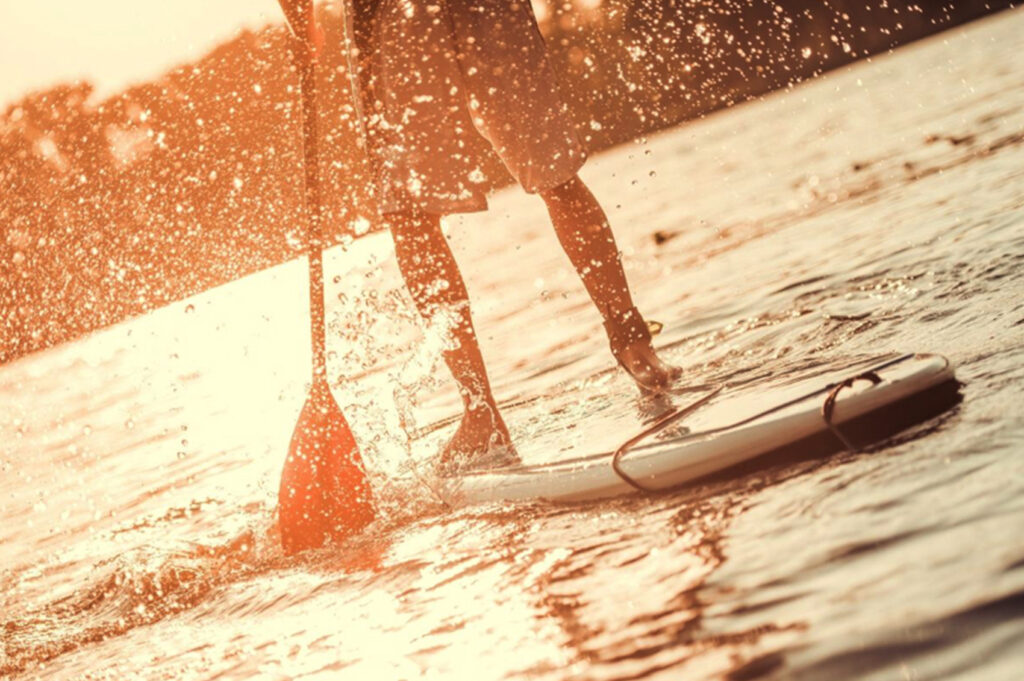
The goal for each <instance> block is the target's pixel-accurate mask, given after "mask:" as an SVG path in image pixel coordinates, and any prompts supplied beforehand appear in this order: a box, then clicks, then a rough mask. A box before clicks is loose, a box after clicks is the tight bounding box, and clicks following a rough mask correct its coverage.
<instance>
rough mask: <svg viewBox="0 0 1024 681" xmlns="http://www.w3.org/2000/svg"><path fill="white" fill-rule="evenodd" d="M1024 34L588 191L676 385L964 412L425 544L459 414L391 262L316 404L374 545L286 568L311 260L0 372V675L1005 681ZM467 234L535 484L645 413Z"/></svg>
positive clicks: (532, 287)
mask: <svg viewBox="0 0 1024 681" xmlns="http://www.w3.org/2000/svg"><path fill="white" fill-rule="evenodd" d="M1022 32H1024V14H1022V13H1021V12H1020V11H1013V12H1009V13H1004V14H1002V15H998V16H996V17H993V18H991V19H989V20H986V21H984V22H981V23H977V24H973V25H971V26H968V27H965V28H963V29H961V30H957V31H954V32H951V33H946V34H943V35H941V36H939V37H937V38H934V39H932V40H930V41H928V42H925V43H920V44H918V45H915V46H912V47H910V48H907V49H903V50H900V51H899V52H897V53H896V54H894V55H891V56H888V57H885V58H880V59H875V60H874V61H873V62H870V63H861V64H859V65H856V66H854V67H853V68H850V69H847V70H844V71H841V72H838V73H835V74H832V75H829V76H827V77H825V78H821V79H819V80H817V81H815V82H812V83H809V84H806V85H804V86H801V87H797V88H795V89H793V90H791V91H788V92H784V93H777V94H775V95H772V96H771V97H769V98H767V99H766V100H765V101H762V102H759V103H755V104H751V105H747V106H743V107H740V108H738V109H735V110H732V111H728V112H724V113H721V114H719V115H715V116H712V117H710V118H708V119H707V120H704V121H702V122H698V123H695V124H691V125H687V126H684V127H681V128H678V129H675V130H671V131H668V132H665V133H663V134H660V135H658V136H656V137H653V138H651V139H650V140H641V141H638V143H637V144H635V145H630V146H627V147H623V148H620V149H617V150H613V151H611V152H609V153H606V154H604V155H602V156H600V157H599V158H596V159H594V161H592V162H591V163H590V164H589V165H588V167H587V168H586V169H585V173H584V175H585V178H586V179H587V180H588V181H589V182H590V183H591V184H592V186H593V188H594V190H595V193H596V194H597V195H598V196H599V197H602V198H603V199H604V201H605V202H606V203H607V205H608V208H609V213H610V215H611V217H612V220H613V223H614V225H615V227H616V229H617V233H618V235H619V238H620V241H621V245H622V246H623V248H624V250H625V253H626V260H627V266H628V268H629V271H630V275H631V278H632V281H633V282H634V288H635V290H636V291H637V298H638V301H639V303H640V305H641V307H642V308H643V309H644V310H646V311H647V312H648V313H649V314H650V315H651V316H652V317H654V318H656V319H659V320H661V321H663V322H664V323H665V330H664V332H663V334H662V335H661V336H660V337H659V339H658V340H659V343H660V344H661V345H663V346H665V347H666V348H667V354H668V355H669V357H670V358H671V359H672V360H674V361H676V362H678V363H680V364H682V365H684V366H685V367H686V369H687V372H688V376H689V380H691V381H692V382H694V383H706V382H716V381H721V380H725V379H730V380H746V379H750V380H755V379H756V380H759V381H761V382H762V383H763V385H764V387H765V388H766V389H767V388H770V387H771V386H772V385H773V384H778V383H780V382H782V381H785V380H787V378H789V377H792V376H793V375H794V374H797V373H799V374H803V373H810V372H813V371H819V370H823V369H826V368H834V367H837V366H841V365H843V364H845V363H847V362H849V361H850V360H851V359H864V358H868V357H873V356H876V355H879V354H881V353H885V352H889V351H908V350H910V351H915V350H920V351H931V352H939V353H943V354H945V355H947V356H949V357H950V358H951V359H952V360H953V362H954V363H955V364H956V365H957V367H958V369H957V371H958V377H959V378H960V379H961V380H962V381H964V382H965V384H966V386H965V388H964V402H963V403H962V404H961V405H960V406H958V407H957V408H955V409H953V410H952V411H950V412H947V413H946V414H945V415H943V416H942V417H940V418H938V419H936V420H934V421H932V422H929V423H926V424H923V425H922V426H921V427H919V428H917V429H915V430H914V431H912V432H910V433H907V434H904V435H903V436H901V437H899V438H898V439H897V440H896V441H894V442H892V443H889V444H888V445H887V446H884V447H880V448H875V449H874V450H872V451H869V452H866V453H862V454H857V455H849V454H846V455H840V456H834V457H830V458H828V459H826V460H819V461H812V462H805V463H801V464H796V465H789V466H783V467H776V468H770V469H765V470H761V471H759V472H757V473H754V474H751V475H747V476H743V477H739V478H735V477H734V478H732V479H726V480H723V481H717V482H714V483H706V484H703V485H696V486H694V487H691V488H688V489H685V490H682V491H680V492H678V493H674V494H669V495H664V496H658V497H654V498H639V497H634V498H623V499H619V500H613V501H607V502H602V503H597V504H591V505H584V506H552V505H547V504H535V505H501V506H492V507H476V508H468V509H462V510H458V511H453V512H443V510H442V509H440V508H438V507H437V504H436V503H435V502H434V501H433V500H432V497H431V495H430V493H429V491H428V490H426V489H425V488H424V487H423V485H422V484H421V483H420V482H419V481H418V477H417V475H416V474H415V467H416V464H417V463H419V464H423V463H426V462H429V460H430V457H431V456H432V455H433V453H434V451H435V450H436V447H437V445H438V444H439V443H440V441H441V439H443V437H444V436H445V435H446V434H447V432H449V430H446V428H448V429H450V426H446V427H445V428H440V429H438V428H435V427H433V426H432V425H431V424H436V423H437V422H439V421H440V422H444V421H443V420H444V418H445V417H447V416H450V415H451V414H452V413H454V412H455V411H456V402H457V399H456V396H455V394H454V392H453V390H452V389H451V386H450V384H449V383H448V381H447V379H446V375H445V373H444V371H443V367H441V366H440V365H439V364H438V363H437V362H436V357H437V351H438V347H439V345H440V343H441V340H440V339H439V338H438V337H437V335H436V334H435V333H433V332H432V331H430V330H429V329H426V330H423V329H421V328H420V326H419V325H418V324H417V323H416V320H415V315H414V313H413V311H412V309H411V306H410V304H409V301H408V300H407V298H406V297H405V294H404V293H402V291H401V287H400V284H399V280H398V277H397V271H396V268H395V266H394V262H393V258H392V255H391V251H390V242H389V240H388V238H387V236H386V235H375V236H372V237H369V238H366V239H363V240H361V241H359V242H357V243H356V244H355V245H354V246H353V247H352V248H351V249H350V250H349V251H348V252H346V253H342V252H333V253H331V254H329V256H328V262H327V271H328V273H329V276H331V277H333V282H329V283H328V293H329V295H330V297H331V301H332V304H331V305H330V307H329V312H328V315H329V321H330V323H331V326H332V333H330V334H329V335H330V340H329V344H330V346H331V347H330V350H331V353H330V365H331V373H332V377H333V380H334V384H335V387H336V394H337V396H338V399H339V402H340V403H341V404H342V406H343V408H344V410H345V412H346V415H347V416H348V418H349V420H350V421H351V422H352V425H353V427H354V429H355V430H356V434H357V437H358V439H359V440H360V443H361V445H362V448H363V451H364V456H365V458H366V459H367V461H368V463H369V466H370V467H371V469H372V470H371V473H372V475H373V478H374V484H375V488H376V490H377V493H378V496H379V497H380V498H381V506H382V510H383V517H382V519H381V520H380V521H378V522H377V523H376V524H375V525H373V526H371V528H370V529H368V530H367V531H366V532H365V533H363V534H362V535H361V536H358V537H356V538H354V539H353V540H351V541H350V542H348V543H347V544H345V545H344V546H337V547H331V548H328V549H324V550H322V551H319V552H316V553H315V554H311V555H304V556H300V557H297V558H285V557H283V556H282V555H281V553H280V551H279V549H278V544H277V538H276V536H275V534H274V533H275V529H274V500H275V496H276V488H277V481H278V475H279V473H280V466H281V463H282V461H283V457H284V453H285V451H286V448H287V442H288V439H289V437H290V435H291V427H292V425H293V424H294V421H295V418H296V416H297V414H298V411H299V409H300V407H301V405H302V400H303V396H304V393H305V381H306V379H307V374H308V367H309V353H308V348H307V347H306V345H307V343H308V341H307V335H306V334H307V331H306V326H307V320H306V317H305V310H304V303H305V300H306V298H305V291H304V283H303V280H304V277H305V269H304V268H305V265H304V263H303V262H293V263H289V264H287V265H285V266H282V267H279V268H275V269H273V270H269V271H266V272H263V273H261V274H258V275H256V276H253V277H249V278H247V279H244V280H241V281H238V282H235V283H232V284H229V285H227V286H224V287H221V288H219V289H216V290H213V291H210V292H208V293H206V294H204V295H201V296H198V297H196V298H194V299H191V300H189V301H185V302H183V303H181V304H178V305H174V306H171V307H169V308H166V309H164V310H161V311H159V312H157V313H155V314H152V315H150V316H148V317H146V318H143V319H138V320H135V321H132V322H129V323H126V324H122V325H119V326H117V327H114V328H111V329H108V330H105V331H103V332H101V333H98V334H96V335H94V336H92V337H90V338H87V339H84V340H81V341H78V342H75V343H71V344H68V345H65V346H63V347H60V348H57V349H54V350H51V351H48V352H45V353H42V354H38V355H35V356H32V357H28V358H26V359H24V360H21V361H19V362H16V363H14V364H10V365H7V366H5V367H2V368H0V462H2V473H3V474H2V478H0V566H2V572H0V623H2V629H0V636H2V637H3V647H2V648H0V676H4V677H11V678H17V679H35V678H41V679H251V678H260V679H284V678H302V679H309V678H323V679H333V678H342V677H344V678H419V677H424V678H429V677H438V678H472V679H499V678H517V679H523V678H531V679H533V678H536V679H562V678H580V679H626V678H640V677H643V678H680V677H682V676H683V675H685V678H695V679H696V678H726V679H754V678H798V679H803V678H807V679H833V678H847V679H866V678H877V679H926V678H942V679H950V678H958V677H959V678H966V677H970V678H978V679H980V678H984V679H1016V678H1020V674H1021V669H1022V668H1024V652H1022V651H1024V646H1022V641H1024V496H1022V492H1024V419H1022V412H1021V409H1020V404H1021V401H1022V399H1024V389H1022V381H1021V379H1022V378H1024V342H1022V341H1024V285H1022V281H1024V52H1022V51H1021V50H1020V35H1021V34H1022ZM450 228H451V232H452V235H453V239H454V243H455V247H456V250H457V251H458V252H459V253H460V255H461V258H460V261H461V262H462V263H464V267H465V274H466V276H467V279H468V281H469V285H470V289H471V291H472V294H473V296H474V301H475V302H474V305H475V307H474V311H475V315H476V319H477V326H478V329H479V330H480V333H481V336H482V337H483V347H484V354H485V356H486V357H487V359H488V361H489V364H490V366H491V371H492V375H493V377H494V378H495V383H496V390H497V393H498V396H499V398H500V399H501V400H502V401H503V402H506V403H508V404H509V407H508V409H507V419H508V421H509V425H510V427H511V428H512V430H513V434H514V436H516V438H517V439H518V441H519V443H520V446H521V447H522V449H523V452H524V454H525V456H526V458H527V459H528V460H533V461H541V460H550V459H551V458H554V457H556V456H559V455H560V453H561V452H564V451H567V450H572V449H574V448H575V449H576V450H577V451H579V450H587V449H588V448H593V447H596V446H598V444H599V441H600V440H601V439H602V438H606V437H607V436H608V433H609V430H610V429H609V428H608V427H607V424H608V423H609V422H610V421H611V420H615V419H620V420H621V419H624V418H626V419H630V420H632V421H635V422H640V421H642V420H643V419H644V418H646V417H647V415H648V414H649V413H650V412H651V410H652V409H653V408H655V407H656V406H657V405H651V404H648V403H645V402H644V401H643V400H642V399H640V398H639V397H638V396H637V393H636V391H635V390H634V389H633V388H632V387H631V385H630V384H629V382H628V380H627V379H626V378H625V377H624V376H623V375H621V373H618V372H616V371H614V370H613V368H612V366H611V360H610V357H609V356H608V354H607V352H606V350H605V347H604V342H603V340H602V338H601V333H600V325H599V320H598V318H597V315H596V313H595V312H594V311H593V309H592V308H591V306H590V304H589V302H588V301H587V299H586V297H585V294H584V292H583V290H582V287H581V286H580V285H579V283H578V282H577V281H576V280H575V275H574V274H573V272H572V271H571V269H570V268H569V266H568V263H567V262H566V261H565V260H564V259H563V256H562V255H561V254H560V252H559V251H558V249H557V245H556V242H555V239H554V236H553V234H552V233H551V230H550V228H549V226H548V225H547V222H546V220H545V218H544V214H543V210H542V205H541V204H540V202H539V201H537V200H536V199H531V198H528V197H524V196H523V195H521V194H519V193H518V192H516V191H511V192H507V193H503V194H501V195H500V196H498V197H497V198H496V200H495V201H494V207H493V210H492V211H491V212H490V213H489V214H486V215H476V216H470V217H466V218H462V219H458V220H454V221H452V222H451V224H450ZM357 329H358V330H357ZM403 423H404V424H406V425H408V426H409V430H410V431H411V433H410V435H411V437H410V436H409V435H406V433H405V431H403V429H402V427H401V424H403ZM367 675H371V676H367Z"/></svg>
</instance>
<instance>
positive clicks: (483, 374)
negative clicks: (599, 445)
mask: <svg viewBox="0 0 1024 681" xmlns="http://www.w3.org/2000/svg"><path fill="white" fill-rule="evenodd" d="M387 219H388V225H389V227H390V229H391V236H392V238H393V239H394V242H395V255H396V257H397V260H398V268H399V270H401V273H402V277H403V278H404V279H405V285H406V287H407V288H408V289H409V293H410V294H411V295H412V298H413V301H414V302H415V304H416V309H417V310H418V311H419V313H420V315H421V316H422V317H424V318H425V319H429V318H431V317H432V316H433V315H434V314H436V313H437V312H438V311H439V310H441V309H444V310H446V311H447V313H448V314H450V315H452V316H453V317H454V320H453V324H452V328H451V334H452V337H451V341H452V343H451V349H450V350H447V351H445V353H444V359H445V362H446V363H447V365H448V368H449V369H450V370H451V372H452V376H454V377H455V380H456V381H457V382H458V384H459V393H460V394H461V395H462V401H463V404H464V406H465V413H464V414H463V417H462V423H461V424H460V426H459V428H458V430H457V431H456V433H455V436H454V437H453V438H452V439H451V441H449V443H448V444H447V445H446V447H445V449H444V451H443V452H442V456H441V465H442V466H444V467H449V468H450V467H452V466H455V467H456V468H457V467H458V464H459V459H463V460H470V459H472V458H474V457H478V456H480V455H483V454H486V453H487V452H488V451H489V450H491V449H492V448H494V447H507V448H509V450H510V451H509V454H510V456H514V454H513V453H512V451H511V438H510V437H509V433H508V428H507V427H506V426H505V422H504V421H503V420H502V418H501V414H500V413H499V412H498V405H497V403H496V402H495V400H494V395H493V393H492V392H491V385H490V382H489V381H488V379H487V370H486V368H485V367H484V360H483V356H482V355H481V354H480V345H479V343H478V342H477V339H476V333H475V331H474V330H473V320H472V319H471V317H470V312H469V296H468V294H467V292H466V285H465V283H464V282H463V280H462V274H461V273H460V272H459V267H458V265H457V264H456V262H455V258H454V256H453V255H452V252H451V249H450V248H449V247H448V240H447V239H446V238H445V236H444V234H443V232H442V231H441V221H440V217H439V216H437V215H431V214H429V213H424V212H422V211H411V210H410V211H404V212H401V213H391V214H389V215H388V216H387Z"/></svg>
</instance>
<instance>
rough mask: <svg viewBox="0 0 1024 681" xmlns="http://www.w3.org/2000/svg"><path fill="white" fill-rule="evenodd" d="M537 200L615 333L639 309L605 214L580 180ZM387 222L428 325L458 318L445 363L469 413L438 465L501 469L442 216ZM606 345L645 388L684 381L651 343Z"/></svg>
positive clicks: (500, 424) (495, 429) (412, 215)
mask: <svg viewBox="0 0 1024 681" xmlns="http://www.w3.org/2000/svg"><path fill="white" fill-rule="evenodd" d="M540 196H541V198H542V199H543V200H544V203H545V204H546V205H547V208H548V214H549V215H550V217H551V222H552V225H553V226H554V228H555V234H556V235H557V236H558V240H559V243H560V244H561V245H562V249H563V250H564V251H565V253H566V255H567V256H568V257H569V260H570V262H572V265H573V267H574V268H575V269H576V272H577V274H579V276H580V278H581V279H582V280H583V285H584V287H586V289H587V293H589V294H590V298H591V300H593V301H594V304H595V305H596V306H597V309H598V310H599V311H600V312H601V316H602V317H603V318H604V320H605V322H606V323H610V324H611V325H612V326H613V327H614V326H615V325H616V324H617V322H616V321H615V320H620V319H622V318H623V317H625V316H627V315H628V314H629V311H630V310H632V309H633V307H634V305H633V299H632V297H631V295H630V292H629V284H628V283H627V281H626V275H625V273H624V272H623V270H622V259H621V255H620V253H619V250H618V247H617V246H616V244H615V237H614V236H613V234H612V231H611V227H610V226H609V225H608V219H607V217H606V216H605V214H604V211H603V210H602V209H601V206H600V205H599V204H598V203H597V200H596V199H595V198H594V196H593V194H591V192H590V190H589V189H588V188H587V187H586V185H584V184H583V182H582V181H581V180H580V179H579V178H578V177H575V176H574V177H573V178H572V179H570V180H569V181H568V182H565V183H564V184H561V185H559V186H557V187H554V188H552V189H548V190H545V191H542V192H540ZM387 217H388V222H389V227H390V229H391V235H392V238H393V239H394V242H395V255H396V257H397V260H398V267H399V269H400V270H401V272H402V276H403V278H404V279H405V284H406V287H407V288H408V289H409V292H410V294H411V295H412V298H413V301H414V302H415V304H416V308H417V310H418V311H419V313H420V315H421V316H423V317H425V318H430V317H431V316H433V315H434V314H435V313H436V312H437V311H438V310H440V309H445V310H448V311H449V312H450V313H452V314H453V317H454V318H453V323H452V327H451V329H450V332H451V343H450V349H448V350H446V351H445V352H444V360H445V363H446V364H447V365H448V368H449V370H451V372H452V376H453V377H454V378H455V380H456V382H457V383H458V384H459V392H460V394H461V396H462V401H463V406H464V409H465V411H464V413H463V417H462V421H461V423H460V424H459V427H458V429H457V430H456V432H455V435H454V436H453V437H452V438H451V440H449V441H448V443H447V444H446V445H445V447H444V449H443V450H442V452H441V457H440V466H441V467H442V468H444V469H448V470H453V469H455V470H457V469H458V468H459V467H460V466H461V465H464V464H471V463H472V461H473V460H475V459H478V458H479V457H481V456H483V455H486V454H487V453H489V452H490V453H494V452H496V451H497V452H498V453H499V456H498V457H496V459H497V461H496V463H513V462H515V461H516V456H515V450H514V448H513V447H512V439H511V437H510V435H509V432H508V427H507V426H506V425H505V422H504V420H503V419H502V417H501V413H500V412H499V410H498V405H497V402H496V401H495V399H494V394H493V392H492V391H491V385H490V381H489V380H488V378H487V369H486V367H485V365H484V360H483V356H482V355H481V354H480V345H479V343H478V342H477V338H476V332H475V330H474V329H473V320H472V318H471V316H470V310H469V296H468V293H467V291H466V285H465V283H464V282H463V279H462V274H461V273H460V272H459V268H458V265H457V264H456V262H455V258H454V256H453V255H452V252H451V249H450V248H449V246H448V241H447V239H446V238H445V236H444V234H443V233H442V231H441V218H440V216H438V215H434V214H430V213H425V212H421V211H405V212H401V213H392V214H390V215H388V216H387ZM440 282H447V286H444V285H440V286H439V285H438V284H439V283H440ZM610 320H611V321H610ZM606 325H607V324H606ZM609 340H610V341H611V342H612V354H613V355H614V356H615V357H616V360H617V361H618V362H619V364H620V365H621V366H622V367H623V368H624V369H625V370H626V371H627V372H628V373H629V374H630V375H631V376H632V377H633V379H634V380H635V381H636V382H637V384H638V385H639V386H640V387H641V388H642V389H644V390H648V391H655V392H657V391H659V390H663V389H665V388H667V387H668V386H669V385H671V383H672V382H673V381H675V380H676V379H677V378H679V375H680V373H681V372H680V370H679V369H678V368H677V367H673V366H669V365H667V364H665V363H664V362H662V361H661V360H660V359H659V358H658V356H657V354H656V352H655V351H654V347H653V346H652V345H651V342H650V340H649V338H642V339H639V340H632V341H631V342H626V343H623V342H621V341H620V343H619V345H618V347H616V344H615V339H614V338H612V337H611V335H610V337H609ZM499 448H500V449H499ZM501 450H504V452H501Z"/></svg>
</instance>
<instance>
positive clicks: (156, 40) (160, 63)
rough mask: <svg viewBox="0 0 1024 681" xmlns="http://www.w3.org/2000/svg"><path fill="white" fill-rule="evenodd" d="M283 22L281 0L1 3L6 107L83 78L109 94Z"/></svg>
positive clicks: (0, 64)
mask: <svg viewBox="0 0 1024 681" xmlns="http://www.w3.org/2000/svg"><path fill="white" fill-rule="evenodd" d="M282 19H283V16H282V15H281V10H280V8H279V6H278V4H277V0H159V1H158V0H135V1H134V2H133V1H132V0H0V109H3V108H5V105H6V104H8V103H10V102H11V101H12V100H14V99H17V98H18V97H19V96H20V95H21V94H23V93H25V92H27V91H30V90H37V89H41V88H45V87H47V86H50V85H53V84H55V83H58V82H63V81H68V80H74V79H79V78H84V79H87V80H89V81H91V82H92V83H93V84H94V85H96V86H97V88H98V89H99V90H100V91H101V94H110V93H112V92H116V91H117V90H119V89H121V88H122V87H124V86H125V85H127V84H129V83H134V82H138V81H146V80H149V79H151V78H152V77H154V76H156V75H159V74H160V73H162V72H164V71H165V70H166V69H167V68H169V67H171V66H174V65H175V64H178V63H181V62H183V61H188V60H190V59H193V58H195V57H198V56H200V55H202V54H203V53H204V52H206V51H207V50H208V49H209V48H211V47H213V46H214V45H216V44H218V43H219V42H221V41H222V40H224V39H226V38H230V37H231V36H232V35H234V33H235V32H236V31H237V30H238V29H240V28H242V27H244V26H249V27H253V28H258V27H259V26H262V25H263V24H266V23H270V22H277V21H281V20H282Z"/></svg>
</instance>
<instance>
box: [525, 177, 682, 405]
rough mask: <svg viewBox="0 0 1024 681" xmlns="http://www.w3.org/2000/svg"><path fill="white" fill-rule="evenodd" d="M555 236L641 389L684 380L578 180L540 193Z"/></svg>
mask: <svg viewBox="0 0 1024 681" xmlns="http://www.w3.org/2000/svg"><path fill="white" fill-rule="evenodd" d="M540 196H541V198H543V199H544V203H546V204H547V207H548V214H549V215H550V216H551V222H552V224H553V225H554V227H555V233H556V234H557V235H558V240H559V242H560V243H561V244H562V248H563V249H564V250H565V253H566V255H568V256H569V260H570V261H572V264H573V266H574V267H575V268H576V272H577V273H578V274H579V275H580V278H581V279H582V280H583V285H584V286H585V287H586V289H587V293H589V294H590V298H591V299H592V300H593V301H594V304H595V305H596V306H597V308H598V310H599V311H600V312H601V316H602V317H603V318H604V322H605V329H606V331H607V332H608V340H609V342H610V343H611V348H612V353H613V354H614V355H615V358H616V359H617V360H618V361H619V363H620V364H621V365H622V366H623V368H624V369H626V371H627V372H629V374H630V375H631V376H632V377H633V379H634V380H635V381H636V382H637V383H638V384H640V386H641V387H644V388H648V389H654V390H658V389H661V388H665V387H667V386H668V385H669V384H670V383H671V382H672V381H674V380H675V379H677V378H678V377H679V375H680V373H681V372H680V370H679V369H678V368H677V367H672V366H669V365H667V364H665V363H664V362H662V361H661V360H660V359H659V358H658V356H657V354H655V352H654V347H653V346H652V345H651V336H650V333H649V332H648V331H647V327H646V324H645V323H644V321H643V319H642V318H641V317H640V314H639V312H637V311H636V307H635V306H634V305H633V299H632V297H631V296H630V293H629V284H628V283H627V281H626V274H625V272H623V270H622V258H621V256H620V254H619V249H618V246H617V245H616V244H615V237H614V235H613V234H612V230H611V227H610V226H609V225H608V218H607V217H606V216H605V214H604V211H603V210H602V209H601V206H600V204H598V202H597V199H595V198H594V195H593V194H591V193H590V190H589V189H587V186H586V185H585V184H583V182H582V180H580V179H579V177H577V176H575V175H574V176H573V178H572V179H570V180H569V181H568V182H565V183H563V184H560V185H558V186H557V187H554V188H551V189H546V190H543V191H541V192H540Z"/></svg>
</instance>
